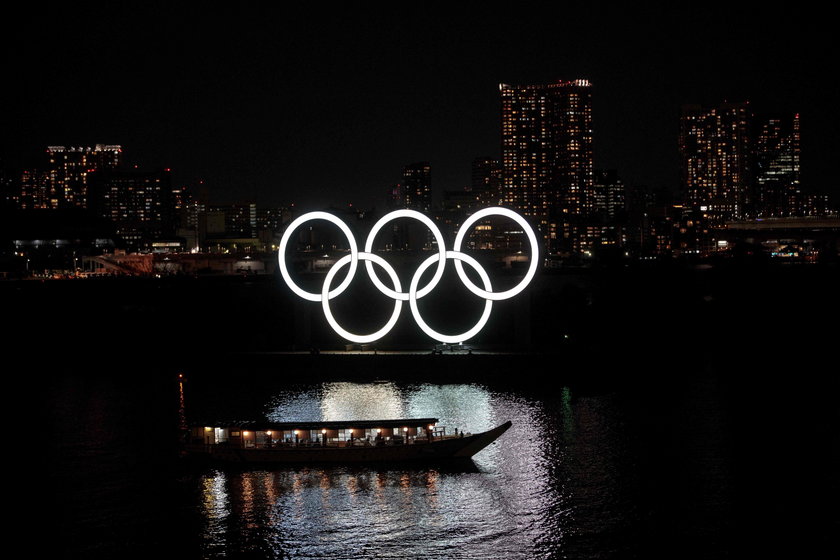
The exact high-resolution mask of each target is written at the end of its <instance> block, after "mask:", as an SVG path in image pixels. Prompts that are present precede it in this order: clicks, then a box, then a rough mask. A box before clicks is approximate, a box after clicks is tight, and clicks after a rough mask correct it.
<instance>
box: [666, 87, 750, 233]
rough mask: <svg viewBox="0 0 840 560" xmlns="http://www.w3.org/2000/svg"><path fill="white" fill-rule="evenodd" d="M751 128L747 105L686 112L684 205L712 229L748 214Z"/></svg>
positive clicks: (687, 109) (682, 146)
mask: <svg viewBox="0 0 840 560" xmlns="http://www.w3.org/2000/svg"><path fill="white" fill-rule="evenodd" d="M749 127H750V111H749V104H748V103H746V102H744V103H722V104H720V105H715V106H711V107H702V106H700V105H684V106H683V107H682V113H681V116H680V131H679V149H680V160H681V166H680V172H681V183H682V190H683V193H684V196H685V202H686V204H688V205H689V206H691V207H692V208H693V209H697V210H700V211H702V212H704V213H705V214H706V215H707V216H708V218H709V219H710V220H711V222H712V223H713V224H717V225H719V224H722V223H723V222H726V221H729V220H739V219H743V218H745V217H747V216H748V214H749V208H750V205H751V204H752V203H753V201H752V200H751V196H750V185H751V179H750V159H751V152H750V141H749V137H750V130H749Z"/></svg>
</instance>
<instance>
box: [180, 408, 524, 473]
mask: <svg viewBox="0 0 840 560" xmlns="http://www.w3.org/2000/svg"><path fill="white" fill-rule="evenodd" d="M437 423H438V419H437V418H413V419H399V420H357V421H347V422H213V423H208V424H203V425H194V426H192V427H191V428H190V429H189V433H188V435H187V438H186V442H185V445H184V453H185V454H186V455H189V456H192V457H201V458H206V459H212V460H219V461H227V462H236V463H371V462H385V463H391V462H393V463H402V462H440V461H458V460H466V459H469V458H471V457H472V456H473V455H475V454H476V453H478V452H479V451H481V450H482V449H484V448H485V447H487V446H488V445H490V444H491V443H493V442H494V441H495V440H496V439H497V438H498V437H499V436H501V435H502V434H503V433H505V432H506V431H507V430H508V428H510V427H511V422H510V421H507V422H505V423H504V424H501V425H500V426H497V427H496V428H493V429H491V430H488V431H486V432H481V433H476V434H470V433H464V432H463V431H461V432H459V431H458V429H457V428H456V429H455V431H454V432H450V433H447V432H446V428H444V427H442V426H438V425H437Z"/></svg>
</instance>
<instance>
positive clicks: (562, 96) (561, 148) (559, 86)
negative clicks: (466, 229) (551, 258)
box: [499, 79, 594, 235]
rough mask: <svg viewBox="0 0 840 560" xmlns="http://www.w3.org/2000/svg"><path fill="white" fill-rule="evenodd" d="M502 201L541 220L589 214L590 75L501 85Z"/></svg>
mask: <svg viewBox="0 0 840 560" xmlns="http://www.w3.org/2000/svg"><path fill="white" fill-rule="evenodd" d="M499 89H500V91H501V98H502V186H501V194H502V203H503V204H504V205H506V206H510V207H512V208H514V209H516V210H518V211H519V212H521V213H523V214H524V215H526V216H530V217H532V218H534V219H535V220H536V221H538V222H539V223H540V225H541V227H543V228H544V229H543V232H544V235H545V234H546V232H547V229H546V226H547V225H548V223H549V221H550V220H556V219H557V218H558V217H559V218H560V219H561V220H566V219H567V218H568V217H569V216H585V215H587V214H588V213H589V212H591V210H592V208H590V207H591V205H592V201H591V200H590V196H591V191H592V186H593V177H594V166H593V154H592V84H591V83H590V82H589V81H588V80H580V79H579V80H571V81H558V82H553V83H549V84H539V85H508V84H501V85H500V86H499Z"/></svg>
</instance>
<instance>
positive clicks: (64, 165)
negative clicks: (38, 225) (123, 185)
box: [47, 144, 122, 208]
mask: <svg viewBox="0 0 840 560" xmlns="http://www.w3.org/2000/svg"><path fill="white" fill-rule="evenodd" d="M47 156H48V158H49V164H48V168H47V169H48V173H49V183H50V201H51V202H50V205H51V206H52V207H53V208H55V207H61V208H87V207H88V188H89V177H88V176H89V175H90V174H91V173H93V172H96V171H112V170H114V169H117V167H119V165H120V161H121V159H122V147H121V146H117V145H104V144H97V145H96V146H95V147H93V148H90V147H88V148H81V147H79V148H73V147H70V148H66V147H64V146H48V147H47Z"/></svg>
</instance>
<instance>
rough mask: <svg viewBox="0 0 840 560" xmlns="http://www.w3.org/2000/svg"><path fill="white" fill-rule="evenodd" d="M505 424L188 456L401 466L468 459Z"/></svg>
mask: <svg viewBox="0 0 840 560" xmlns="http://www.w3.org/2000/svg"><path fill="white" fill-rule="evenodd" d="M510 426H511V422H510V421H508V422H505V423H504V424H502V425H501V426H498V427H496V428H494V429H492V430H489V431H487V432H482V433H479V434H473V435H469V436H463V437H450V438H445V439H440V440H435V441H432V442H415V443H412V444H408V445H381V446H376V445H370V446H362V445H356V446H353V447H317V446H313V447H304V446H292V447H276V448H246V449H243V448H234V447H227V446H224V445H213V446H209V447H207V446H198V447H197V448H193V449H188V454H190V455H195V456H204V457H206V458H209V459H213V460H218V461H225V462H234V463H290V464H292V463H313V464H314V463H333V464H347V463H380V462H381V463H402V462H413V463H423V462H438V461H446V460H459V459H460V460H463V459H469V458H470V457H472V456H473V455H475V454H476V453H478V452H479V451H481V450H482V449H484V448H485V447H487V446H488V445H490V444H491V443H493V442H494V441H495V440H496V439H497V438H498V437H499V436H501V435H502V434H503V433H505V432H506V431H507V430H508V428H510Z"/></svg>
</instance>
